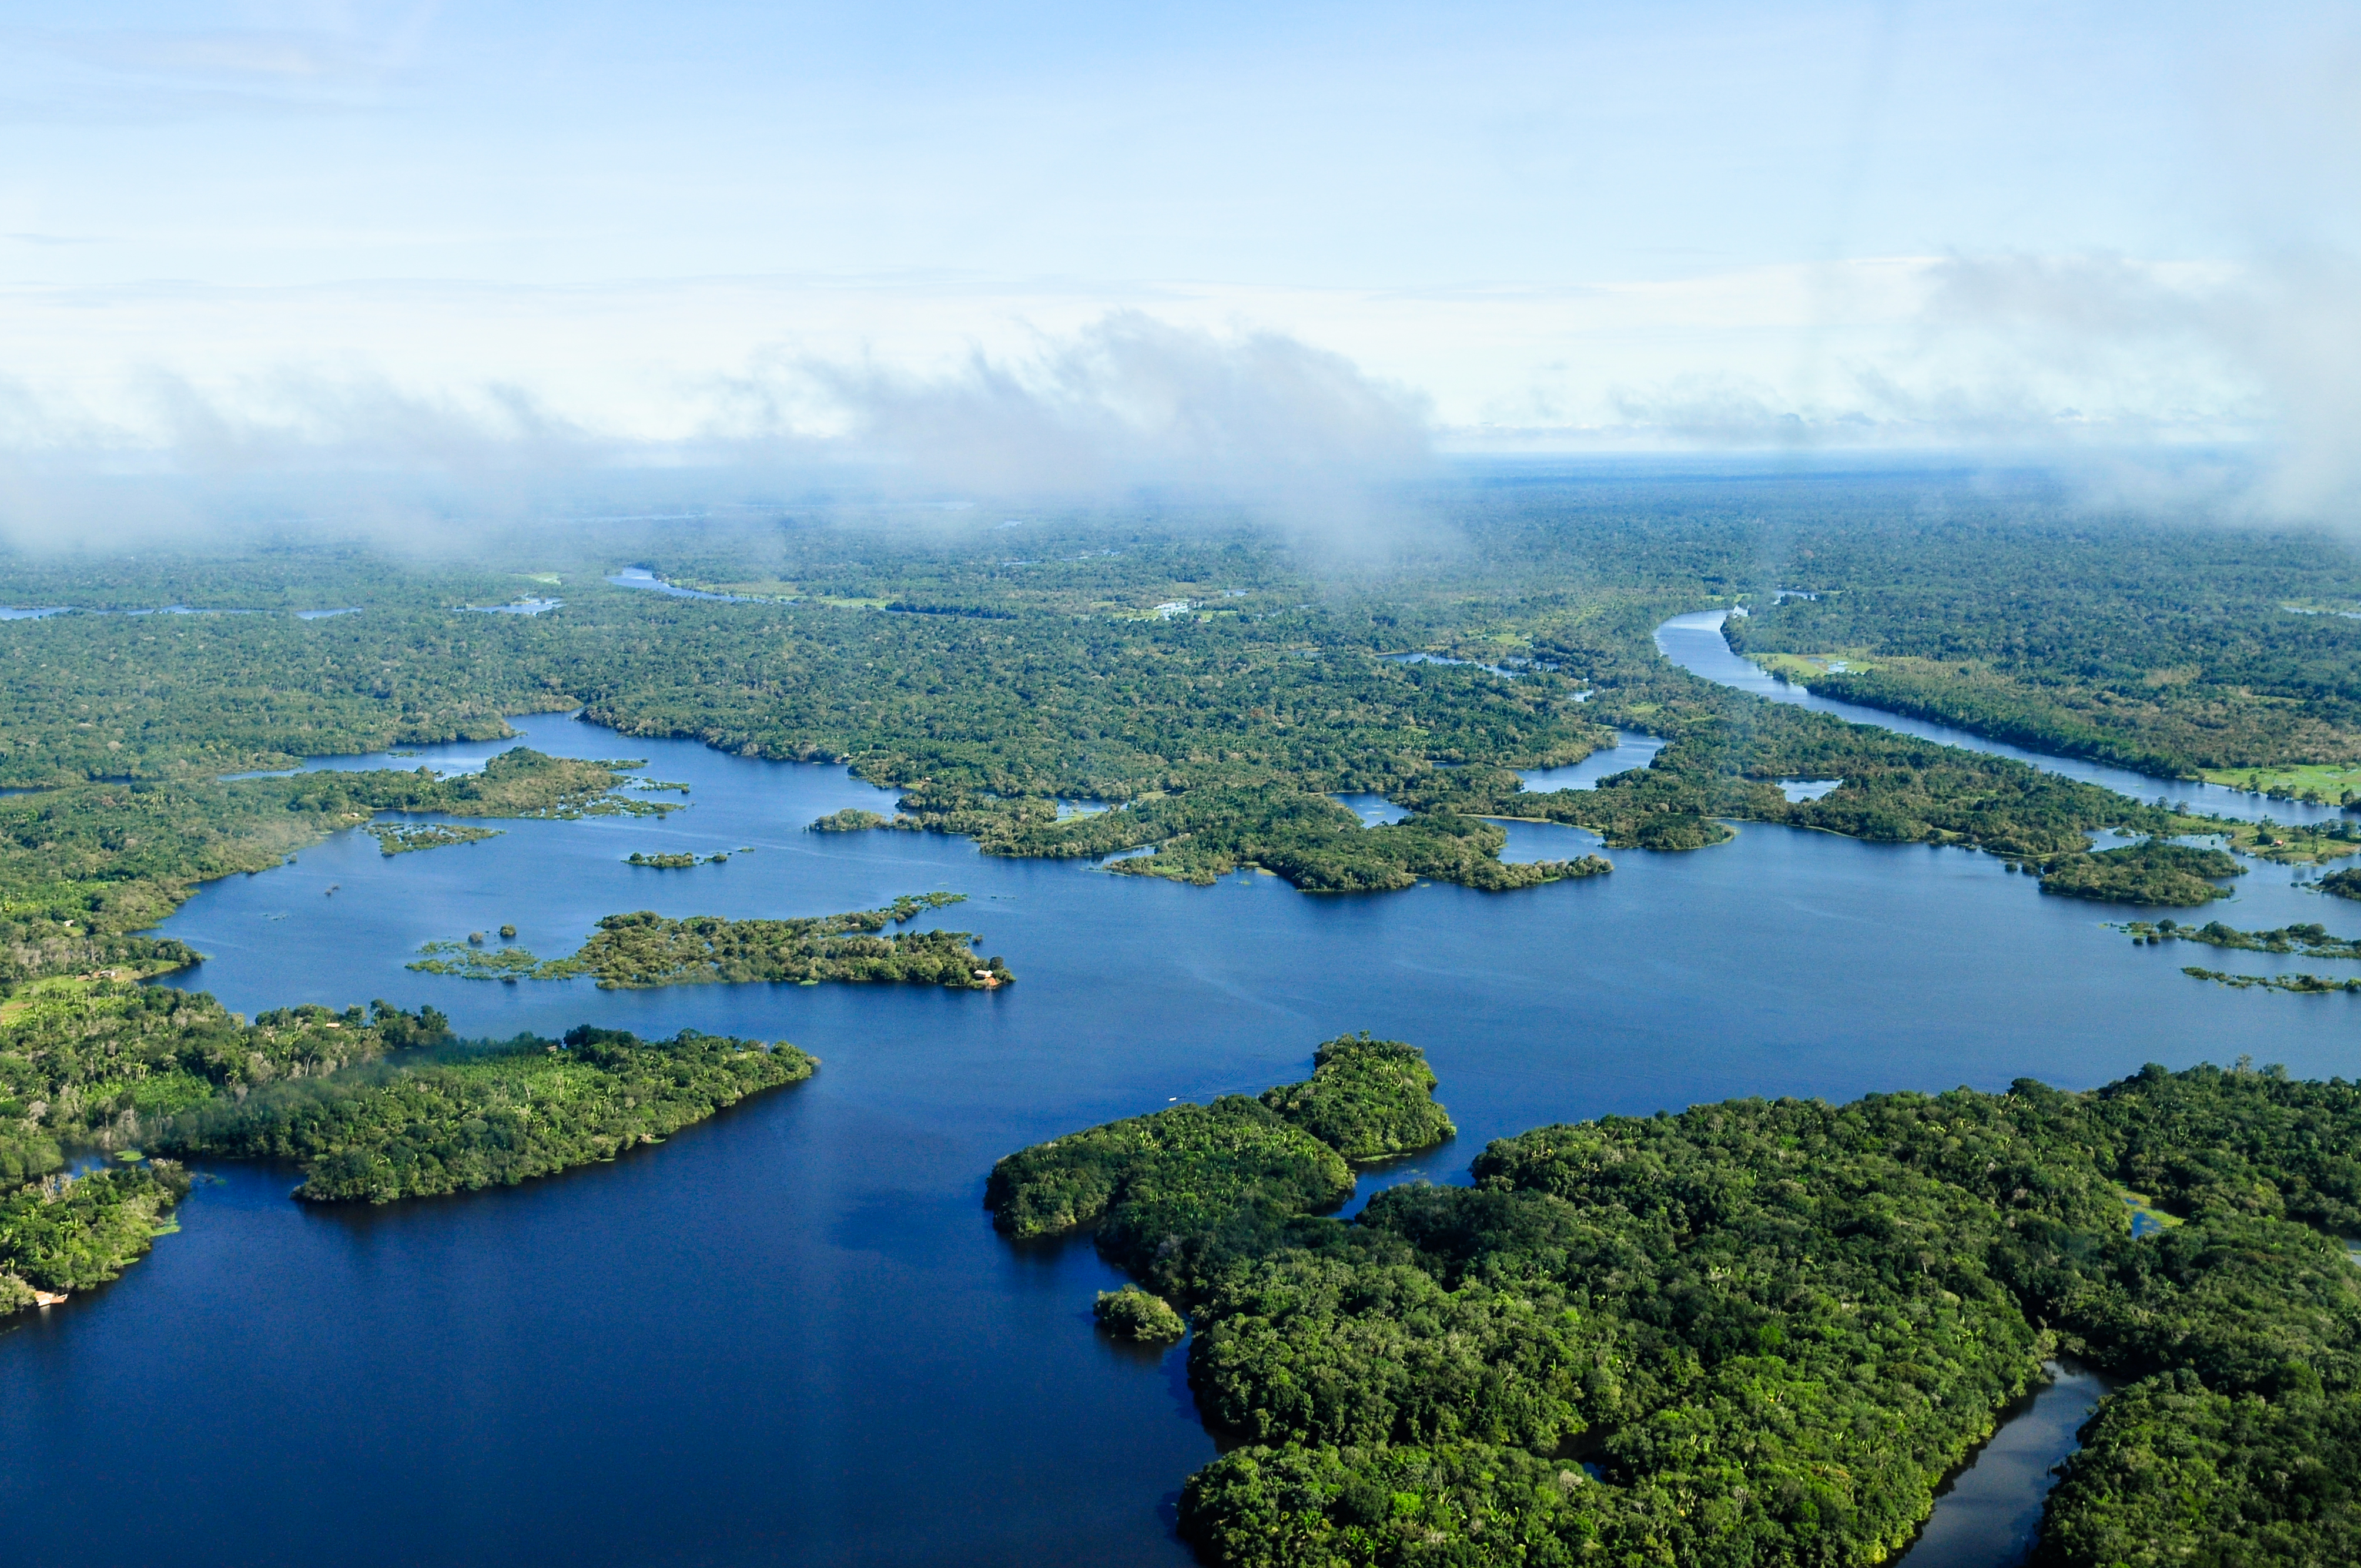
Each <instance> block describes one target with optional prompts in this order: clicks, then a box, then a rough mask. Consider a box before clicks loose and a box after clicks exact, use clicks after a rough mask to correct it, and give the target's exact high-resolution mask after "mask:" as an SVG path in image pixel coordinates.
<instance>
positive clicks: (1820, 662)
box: [1746, 648, 1916, 686]
mask: <svg viewBox="0 0 2361 1568" xmlns="http://www.w3.org/2000/svg"><path fill="white" fill-rule="evenodd" d="M1746 656H1747V657H1748V658H1749V659H1752V660H1753V661H1754V663H1757V664H1760V665H1762V666H1763V672H1764V673H1765V674H1773V675H1784V676H1786V677H1787V678H1788V679H1789V680H1791V681H1793V682H1795V684H1796V685H1799V686H1807V685H1811V684H1812V681H1813V680H1814V678H1815V677H1817V676H1820V675H1825V674H1828V672H1829V671H1830V670H1835V671H1837V672H1838V673H1839V674H1857V673H1859V672H1861V671H1865V670H1874V669H1877V668H1879V667H1880V666H1881V665H1883V664H1894V663H1903V664H1906V663H1916V661H1915V660H1909V659H1872V658H1871V657H1870V656H1869V654H1868V652H1867V651H1866V650H1863V649H1859V648H1848V649H1846V650H1844V651H1843V652H1837V653H1749V654H1748V655H1746Z"/></svg>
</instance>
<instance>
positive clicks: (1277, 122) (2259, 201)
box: [0, 3, 2361, 537]
mask: <svg viewBox="0 0 2361 1568" xmlns="http://www.w3.org/2000/svg"><path fill="white" fill-rule="evenodd" d="M14 13H15V14H14V22H13V25H12V26H11V27H8V28H7V30H6V32H5V45H6V47H5V49H0V117H5V122H6V123H7V126H8V130H7V137H8V141H9V143H10V145H11V147H12V148H13V155H12V156H11V158H10V159H8V161H7V172H6V173H5V176H0V279H5V285H0V316H4V317H5V345H6V348H5V361H0V451H5V458H0V480H9V481H12V483H13V494H14V496H15V498H16V515H14V516H13V517H12V518H11V519H10V520H9V522H10V528H11V532H15V533H16V534H18V535H19V536H20V537H21V536H23V535H24V534H25V533H26V532H27V531H28V529H29V530H32V531H34V532H38V530H39V529H40V528H42V527H49V526H62V524H60V523H58V522H57V521H56V520H57V517H58V516H59V515H60V514H57V513H54V512H48V511H43V510H41V509H40V507H39V505H38V502H37V501H35V500H33V499H28V498H32V497H35V496H37V495H38V494H41V493H44V492H43V491H42V487H43V486H45V485H52V484H54V483H55V482H57V481H58V480H59V479H60V477H74V476H78V475H87V474H92V473H98V472H115V471H121V470H124V469H133V470H154V469H162V470H165V471H196V472H209V471H221V470H228V471H233V472H248V471H254V470H258V469H281V468H286V467H289V466H296V467H302V466H313V467H319V466H325V467H328V468H332V469H334V468H340V467H349V466H362V467H368V468H373V469H378V470H383V469H385V468H389V467H390V468H395V469H427V470H434V469H450V468H458V469H471V468H480V467H483V466H494V467H497V466H513V465H520V464H522V465H528V466H533V465H544V466H545V465H550V464H555V465H559V466H564V465H567V464H581V463H586V462H589V463H598V464H607V465H612V464H616V463H625V464H636V463H647V462H659V463H678V462H684V461H697V462H722V463H739V462H752V461H762V462H772V463H775V462H781V461H787V462H795V461H802V460H806V459H812V458H818V457H829V458H841V457H844V456H848V455H852V456H860V457H862V458H882V459H884V460H885V461H887V462H889V463H895V464H902V465H906V466H909V467H910V468H911V470H912V471H913V472H914V473H916V474H917V475H918V476H920V479H921V481H922V482H925V483H934V484H946V485H951V486H959V485H982V486H989V487H994V488H1004V489H1005V488H1028V487H1029V488H1071V487H1072V486H1073V485H1074V484H1076V483H1095V482H1098V481H1100V480H1102V479H1104V478H1105V477H1109V476H1115V475H1121V476H1126V477H1148V478H1154V477H1160V476H1164V475H1168V474H1170V473H1173V472H1184V471H1185V472H1190V473H1195V474H1200V475H1210V476H1213V477H1220V476H1221V475H1223V474H1224V472H1226V471H1229V470H1233V469H1234V470H1235V472H1236V473H1238V474H1240V475H1245V476H1251V477H1257V482H1259V480H1260V479H1263V478H1268V477H1270V476H1271V475H1273V474H1277V475H1279V476H1280V477H1282V478H1285V479H1286V480H1288V481H1289V482H1290V483H1297V482H1301V480H1302V478H1303V477H1304V476H1305V475H1307V474H1309V475H1314V476H1317V475H1320V474H1323V473H1329V472H1334V471H1341V470H1344V469H1354V468H1358V467H1360V466H1367V465H1374V466H1375V469H1376V470H1378V471H1391V469H1392V468H1393V467H1396V466H1399V465H1400V463H1401V462H1402V461H1405V460H1414V459H1415V458H1416V457H1417V455H1419V454H1421V453H1422V452H1424V451H1427V450H1430V449H1439V450H1445V451H1450V450H1463V451H1499V450H1519V451H1530V450H1535V449H1541V450H1551V449H1571V450H1599V449H1606V450H1615V449H1630V448H1661V447H1666V446H1701V447H1707V448H1745V447H1754V446H1776V447H1807V446H1836V447H1845V446H1858V445H1868V446H1883V447H1911V448H1918V449H1925V448H1930V447H1931V448H1960V447H1964V448H1969V449H1974V450H1982V451H1993V450H2002V449H2005V450H2008V451H2011V452H2022V451H2026V450H2033V451H2047V452H2057V451H2064V450H2074V449H2103V450H2104V451H2105V452H2106V453H2108V454H2110V455H2111V460H2114V459H2119V458H2121V457H2123V455H2125V454H2126V453H2129V454H2132V455H2134V457H2135V459H2136V458H2137V455H2139V454H2143V453H2153V452H2155V451H2157V450H2158V449H2161V448H2169V447H2175V446H2189V445H2199V446H2203V447H2206V448H2207V449H2209V450H2211V449H2213V448H2217V447H2221V446H2224V445H2225V444H2226V445H2229V446H2233V447H2242V448H2246V449H2250V450H2251V451H2253V452H2254V453H2255V454H2257V455H2259V456H2260V458H2261V459H2262V461H2263V464H2264V468H2263V474H2264V482H2263V483H2262V484H2261V486H2260V487H2259V488H2256V489H2254V490H2253V491H2252V493H2251V494H2247V495H2246V496H2245V498H2244V500H2243V501H2242V503H2241V504H2264V505H2268V506H2270V507H2272V508H2275V509H2278V510H2291V511H2295V512H2300V513H2304V514H2306V515H2336V514H2339V513H2340V510H2341V509H2342V508H2343V507H2344V506H2345V503H2346V502H2347V500H2348V499H2349V498H2350V496H2351V494H2352V492H2353V489H2354V482H2355V477H2356V476H2355V472H2354V469H2353V466H2352V460H2351V459H2350V458H2349V457H2347V456H2345V455H2344V454H2343V451H2342V445H2343V443H2342V435H2341V433H2342V432H2343V431H2344V430H2345V429H2347V428H2349V426H2350V422H2351V417H2352V416H2355V415H2361V393H2356V379H2355V374H2354V371H2353V370H2352V369H2351V367H2352V366H2353V365H2354V364H2356V363H2361V352H2356V350H2361V321H2356V313H2355V312H2354V310H2353V308H2352V306H2351V305H2350V304H2349V301H2350V300H2351V299H2353V298H2354V297H2355V288H2354V283H2355V279H2356V266H2355V262H2354V259H2353V258H2354V256H2355V254H2356V232H2361V229H2356V212H2357V211H2361V203H2356V192H2361V184H2356V148H2361V124H2357V123H2356V110H2355V108H2354V106H2353V100H2352V95H2351V94H2350V93H2349V92H2345V91H2342V89H2343V88H2344V87H2345V86H2346V85H2347V84H2349V82H2350V81H2351V80H2352V78H2353V74H2354V72H2353V67H2354V66H2355V64H2356V60H2361V49H2356V32H2355V30H2354V27H2353V24H2352V23H2351V19H2350V18H2351V13H2350V12H2349V10H2346V9H2345V8H2343V7H2329V6H2312V7H2304V6H2290V7H2278V8H2273V9H2272V10H2271V11H2270V12H2268V14H2264V15H2261V16H2256V15H2253V14H2233V13H2230V12H2226V11H2224V10H2222V9H2221V8H2218V7H2199V6H2193V5H2181V6H2158V7H2147V8H2143V9H2142V11H2141V12H2140V13H2139V14H2138V16H2137V18H2136V23H2135V21H2134V19H2133V18H2131V17H2130V16H2127V15H2126V14H2125V12H2124V11H2123V10H2122V9H2121V8H2120V7H2102V6H2066V7H2060V6H2057V5H2042V6H2033V5H1899V4H1896V5H1809V6H1795V7H1785V8H1780V9H1779V10H1777V11H1775V12H1772V13H1765V12H1763V11H1762V10H1761V9H1760V8H1756V7H1741V6H1731V5H1661V6H1651V7H1644V8H1642V7H1605V6H1579V5H1577V6H1568V5H1554V6H1539V5H1535V6H1520V5H1466V6H1458V7H1453V8H1450V9H1449V10H1447V11H1445V10H1442V9H1437V8H1433V7H1411V6H1400V5H1354V6H1349V7H1348V6H1343V5H1312V6H1300V7H1290V8H1288V9H1287V10H1286V12H1285V14H1283V15H1274V14H1272V13H1271V12H1270V11H1269V9H1268V7H1246V6H1242V5H1202V4H1201V5H1189V6H1156V7H1131V8H1126V9H1125V10H1124V12H1123V13H1122V14H1119V15H1118V14H1115V13H1111V12H1108V11H1107V10H1105V9H1104V8H1102V7H1085V6H1076V5H995V6H975V5H963V6H948V5H905V6H901V7H896V8H894V9H893V10H891V11H890V12H879V11H875V10H853V11H848V10H845V9H844V8H842V7H818V6H808V5H761V6H757V5H711V4H704V5H695V4H692V5H672V6H665V7H662V8H646V7H632V6H621V5H566V6H513V7H503V8H500V9H499V10H498V11H497V12H478V11H474V10H469V9H463V8H456V7H442V6H437V5H371V4H353V5H330V4H270V3H256V4H247V5H175V6H170V7H166V6H161V5H121V4H115V5H106V4H101V5H87V6H83V7H80V8H77V9H76V10H74V11H73V12H72V13H71V25H67V26H50V25H38V26H37V25H35V24H36V22H37V20H38V21H41V22H43V23H46V22H47V20H48V18H47V17H37V16H36V14H35V13H33V12H32V11H31V10H30V9H29V8H26V7H16V8H14ZM55 15H59V16H63V15H65V14H63V13H58V14H55ZM1246 389H1251V394H1250V395H1246Z"/></svg>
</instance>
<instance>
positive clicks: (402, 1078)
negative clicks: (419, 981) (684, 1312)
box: [0, 980, 817, 1315]
mask: <svg viewBox="0 0 2361 1568" xmlns="http://www.w3.org/2000/svg"><path fill="white" fill-rule="evenodd" d="M815 1065H817V1058H812V1056H805V1053H803V1051H798V1048H794V1047H786V1044H777V1047H763V1044H755V1041H741V1039H720V1036H708V1035H697V1032H682V1035H680V1036H677V1039H671V1041H640V1039H635V1036H632V1035H626V1032H619V1029H593V1027H581V1029H571V1032H569V1035H566V1036H565V1039H557V1041H553V1039H536V1036H517V1039H510V1041H460V1039H456V1036H454V1035H451V1029H448V1020H446V1018H444V1015H442V1013H437V1011H434V1008H421V1011H418V1013H403V1011H399V1008H394V1006H387V1003H382V1002H378V1003H370V1006H368V1008H345V1011H343V1013H335V1011H331V1008H321V1006H302V1008H281V1011H271V1013H262V1015H258V1018H255V1020H253V1023H246V1020H241V1018H236V1015H234V1013H226V1011H225V1008H222V1006H220V1003H217V1002H214V999H213V996H205V994H203V992H196V994H192V992H175V990H163V987H147V985H127V982H118V980H42V982H38V985H33V987H28V990H24V992H21V994H19V996H16V999H14V1002H12V1003H9V1008H7V1011H5V1013H0V1315H5V1313H12V1310H16V1309H24V1306H33V1303H36V1301H38V1299H40V1297H42V1294H48V1297H66V1294H71V1292H82V1289H90V1287H94V1285H104V1282H108V1280H114V1277H118V1275H120V1273H123V1270H126V1268H127V1266H130V1264H135V1261H137V1258H142V1256H144V1254H147V1252H148V1245H151V1240H153V1237H156V1235H160V1233H163V1231H165V1228H168V1225H170V1212H172V1207H175V1204H177V1202H180V1200H181V1197H187V1192H189V1176H187V1171H184V1167H181V1164H180V1159H187V1157H210V1159H241V1157H271V1159H300V1162H302V1167H304V1183H302V1186H300V1188H298V1192H295V1195H298V1197H304V1200H312V1202H345V1200H368V1202H390V1200H394V1197H425V1195H434V1192H456V1190H465V1188H484V1186H515V1183H520V1180H526V1179H532V1176H548V1174H553V1171H562V1169H566V1167H577V1164H586V1162H593V1159H611V1157H614V1155H616V1152H620V1150H626V1147H631V1146H635V1143H654V1141H659V1138H665V1135H671V1134H673V1131H677V1129H682V1126H687V1124H692V1122H701V1119H706V1117H710V1114H713V1113H716V1110H720V1108H725V1105H734V1102H739V1101H741V1098H746V1096H749V1093H758V1091H763V1089H774V1086H779V1084H794V1081H800V1080H805V1077H810V1074H812V1068H815ZM69 1147H92V1150H99V1152H108V1155H115V1157H118V1159H120V1164H115V1167H114V1169H97V1171H90V1174H82V1176H69V1174H64V1164H66V1150H69ZM165 1155H172V1157H165Z"/></svg>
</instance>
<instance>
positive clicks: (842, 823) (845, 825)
mask: <svg viewBox="0 0 2361 1568" xmlns="http://www.w3.org/2000/svg"><path fill="white" fill-rule="evenodd" d="M886 826H889V824H888V822H887V820H886V819H885V818H884V817H880V816H879V815H878V814H877V813H875V812H873V811H863V810H862V809H861V808H860V807H859V806H846V807H845V808H844V809H843V810H842V811H831V812H829V814H828V815H827V816H826V817H819V818H818V819H816V820H814V821H812V822H810V823H807V824H806V825H805V828H804V831H805V832H807V833H865V832H867V831H868V830H869V829H871V828H884V827H886Z"/></svg>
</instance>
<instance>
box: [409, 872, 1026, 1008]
mask: <svg viewBox="0 0 2361 1568" xmlns="http://www.w3.org/2000/svg"><path fill="white" fill-rule="evenodd" d="M966 896H967V895H966V894H958V893H928V894H906V895H904V896H903V897H900V898H897V899H895V901H894V902H893V904H892V905H888V906H887V907H885V908H884V909H861V910H855V911H853V912H852V913H851V914H847V915H819V916H807V917H804V918H799V919H792V920H724V919H722V918H721V917H720V916H714V915H697V916H690V917H688V918H687V919H686V920H667V919H665V918H664V916H660V915H658V914H656V913H654V912H653V910H645V909H643V910H641V911H639V912H638V913H636V914H631V915H609V916H606V917H605V918H603V919H601V920H600V921H599V922H598V929H597V930H595V931H593V932H592V933H591V934H590V939H589V940H588V941H587V942H585V943H584V944H583V945H582V947H581V948H580V949H579V950H577V951H576V952H575V953H573V954H572V955H570V956H569V957H566V958H562V959H547V960H544V959H538V958H535V957H534V956H533V954H532V953H529V952H527V951H525V950H524V949H523V948H495V949H492V950H490V951H486V950H484V949H483V948H481V947H479V946H478V945H477V944H476V943H475V942H474V941H468V942H429V943H427V944H426V946H425V947H424V948H423V949H422V951H423V954H424V956H423V958H420V959H417V960H415V961H414V962H412V964H411V965H410V967H411V968H412V969H414V970H423V971H425V972H426V973H429V974H448V975H457V976H459V977H461V978H462V979H466V980H505V979H515V980H566V979H569V978H571V977H573V976H575V975H585V974H587V975H593V976H596V977H597V979H598V985H599V988H600V989H601V990H609V991H612V990H642V989H648V988H653V987H655V986H664V985H705V984H731V985H736V984H745V983H748V982H751V981H796V982H797V983H800V984H807V985H816V984H818V983H819V982H820V981H824V980H841V981H884V982H893V981H899V982H905V983H909V984H916V985H941V986H948V987H950V988H951V989H952V990H955V991H965V990H983V991H989V990H992V989H994V988H995V987H998V986H1003V985H1006V984H1007V983H1009V982H1010V981H1013V980H1015V979H1016V976H1014V975H1012V974H1010V973H1009V972H1008V967H1007V965H1005V963H1003V962H1002V961H1001V960H1000V959H997V958H991V959H981V958H978V957H976V955H975V953H974V951H973V950H972V949H971V948H969V947H968V945H967V944H968V943H970V942H972V941H973V940H974V939H975V936H974V933H972V932H969V931H905V932H896V933H895V934H893V935H891V936H884V937H881V936H878V935H877V933H878V932H880V931H882V930H884V928H885V927H886V926H888V925H890V924H895V923H897V922H903V921H908V920H915V919H917V917H918V916H920V915H923V914H925V913H926V912H927V911H928V910H932V909H941V908H944V907H945V906H947V905H953V904H958V903H961V902H962V901H963V900H964V899H965V898H966Z"/></svg>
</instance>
